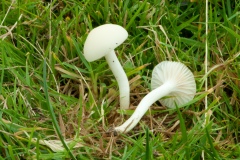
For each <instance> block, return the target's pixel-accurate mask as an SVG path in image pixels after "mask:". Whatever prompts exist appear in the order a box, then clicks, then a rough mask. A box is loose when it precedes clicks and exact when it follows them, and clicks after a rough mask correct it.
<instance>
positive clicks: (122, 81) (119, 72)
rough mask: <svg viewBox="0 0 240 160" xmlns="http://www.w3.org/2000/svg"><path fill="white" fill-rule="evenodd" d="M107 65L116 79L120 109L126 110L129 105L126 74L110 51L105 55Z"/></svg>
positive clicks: (113, 53)
mask: <svg viewBox="0 0 240 160" xmlns="http://www.w3.org/2000/svg"><path fill="white" fill-rule="evenodd" d="M105 58H106V60H107V63H108V65H109V67H110V69H111V70H112V72H113V75H114V76H115V78H116V79H117V82H118V86H119V92H120V93H119V94H120V108H121V109H128V108H129V103H130V100H129V98H130V88H129V82H128V78H127V75H126V73H125V72H124V70H123V68H122V65H121V64H120V62H119V61H118V58H117V56H116V54H115V52H114V50H112V51H111V52H110V53H109V54H107V55H105Z"/></svg>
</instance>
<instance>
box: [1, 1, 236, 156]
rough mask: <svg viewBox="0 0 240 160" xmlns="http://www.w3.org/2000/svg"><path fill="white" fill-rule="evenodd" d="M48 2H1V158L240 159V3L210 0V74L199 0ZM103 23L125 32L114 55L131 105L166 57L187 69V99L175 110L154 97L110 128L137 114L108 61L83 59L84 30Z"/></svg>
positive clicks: (202, 3) (133, 104) (135, 104)
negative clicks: (192, 83) (128, 126)
mask: <svg viewBox="0 0 240 160" xmlns="http://www.w3.org/2000/svg"><path fill="white" fill-rule="evenodd" d="M49 2H50V1H48V0H34V1H30V0H18V1H13V2H12V1H7V0H2V1H1V2H0V41H1V42H0V150H1V151H0V159H9V160H10V159H11V160H12V159H74V158H75V159H116V160H117V159H171V160H172V159H178V160H179V159H201V158H203V157H202V151H204V158H205V159H240V145H239V144H240V143H239V142H240V128H239V126H240V120H239V117H240V99H239V97H240V78H239V77H240V56H239V55H240V47H239V46H240V36H239V33H240V28H239V24H240V20H239V16H240V14H239V10H240V3H239V0H234V1H230V0H225V1H223V0H209V8H208V13H209V15H208V18H209V19H208V28H209V30H208V35H207V38H208V46H209V47H208V50H209V54H208V57H207V58H208V72H207V74H205V66H204V59H205V41H206V30H205V3H204V2H203V1H196V2H190V1H184V2H179V1H163V0H152V1H147V0H145V1H136V0H132V1H129V0H125V1H123V0H113V1H108V0H100V1H90V0H83V1H77V0H68V1H66V0H61V1H56V0H53V2H52V3H49ZM105 23H114V24H119V25H121V26H123V27H125V28H126V29H127V31H128V33H129V37H128V39H127V40H126V41H125V42H124V44H123V45H121V46H119V47H118V48H117V49H116V51H117V55H118V58H119V60H120V62H121V64H122V65H123V67H124V70H125V71H126V73H127V75H128V78H129V81H130V84H131V106H132V108H134V107H135V106H137V105H138V103H139V102H140V100H141V99H142V98H143V97H144V96H145V95H146V94H147V93H148V92H149V91H150V78H151V72H152V69H153V67H154V66H155V65H157V64H158V63H159V62H161V61H164V60H172V61H181V62H182V63H184V64H185V65H187V66H188V67H189V68H190V69H191V70H192V71H193V73H194V75H195V78H196V83H197V92H198V93H197V95H196V96H195V98H194V99H193V101H191V102H190V103H189V104H187V105H186V106H185V107H184V108H179V109H167V108H166V107H164V106H162V105H161V104H160V103H159V102H156V103H155V104H154V105H153V106H152V107H151V109H150V110H149V111H148V113H147V114H146V115H145V116H144V117H143V119H142V120H141V122H140V124H139V125H138V126H137V127H135V128H134V129H133V131H131V132H130V133H128V134H121V135H118V136H114V135H112V134H109V133H108V132H107V131H108V130H109V129H110V128H111V127H113V126H117V125H120V124H121V123H122V122H123V121H124V120H126V119H127V118H128V117H129V115H130V114H132V112H133V111H132V110H128V111H126V112H124V113H123V112H122V111H120V109H119V101H118V87H117V83H116V80H115V78H114V77H113V75H112V73H111V71H110V70H109V68H108V65H107V63H106V62H105V61H104V59H101V60H98V61H96V62H91V63H88V62H87V61H86V60H85V58H84V56H83V52H82V50H83V44H84V41H85V39H86V37H87V35H88V33H89V31H90V30H91V29H92V28H94V27H96V26H99V25H101V24H105ZM93 47H94V46H93ZM206 78H207V79H208V91H207V92H206V91H205V86H204V80H205V79H206ZM205 96H207V100H208V105H207V106H208V109H207V110H205V104H204V97H205ZM205 113H207V115H209V117H207V123H206V125H204V122H205ZM146 127H147V128H146Z"/></svg>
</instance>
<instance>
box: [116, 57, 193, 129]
mask: <svg viewBox="0 0 240 160" xmlns="http://www.w3.org/2000/svg"><path fill="white" fill-rule="evenodd" d="M151 87H152V91H151V92H150V93H148V94H147V95H146V96H145V97H144V98H143V99H142V101H141V102H140V103H139V105H138V106H137V108H136V110H135V111H134V113H133V114H132V116H131V117H130V118H129V119H128V120H127V121H126V122H125V123H123V124H122V125H121V126H119V127H115V128H114V130H115V131H116V132H118V133H126V132H129V131H130V130H131V129H132V128H133V127H135V126H136V125H137V123H138V122H139V121H140V119H141V118H142V116H143V115H144V114H145V113H146V112H147V110H148V109H149V107H150V106H151V105H152V104H153V103H154V102H156V101H157V100H159V99H160V98H162V97H164V96H169V97H166V98H165V99H161V100H160V102H161V103H162V104H163V105H165V106H167V107H169V108H175V104H177V105H178V106H182V105H184V104H186V103H187V102H189V101H190V100H192V99H193V98H194V95H195V93H196V83H195V80H194V76H193V74H192V72H191V71H190V70H189V69H188V68H187V67H186V66H185V65H184V64H182V63H180V62H170V61H164V62H161V63H159V64H158V65H157V66H156V67H155V68H154V69H153V72H152V80H151Z"/></svg>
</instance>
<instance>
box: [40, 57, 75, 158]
mask: <svg viewBox="0 0 240 160" xmlns="http://www.w3.org/2000/svg"><path fill="white" fill-rule="evenodd" d="M46 66H47V64H46V60H44V63H43V85H44V86H43V87H44V93H45V98H46V101H47V107H48V110H49V113H50V116H51V119H52V123H53V126H54V128H55V129H56V132H57V134H58V137H59V139H60V140H61V142H62V144H63V146H64V148H65V149H66V150H67V152H68V154H69V155H70V156H71V158H72V159H76V158H75V157H74V155H73V153H72V152H71V150H70V149H69V147H68V145H67V144H66V142H65V141H64V138H63V136H62V133H61V131H60V127H59V125H58V121H57V118H56V116H55V113H54V110H53V107H52V105H51V103H50V100H49V95H48V85H47V68H46Z"/></svg>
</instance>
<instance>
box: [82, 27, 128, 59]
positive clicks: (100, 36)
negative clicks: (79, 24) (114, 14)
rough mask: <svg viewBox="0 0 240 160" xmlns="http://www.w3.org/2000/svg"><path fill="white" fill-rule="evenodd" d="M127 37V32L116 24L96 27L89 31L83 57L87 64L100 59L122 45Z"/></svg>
mask: <svg viewBox="0 0 240 160" xmlns="http://www.w3.org/2000/svg"><path fill="white" fill-rule="evenodd" d="M127 37H128V33H127V31H126V30H125V29H124V28H123V27H121V26H119V25H116V24H104V25H101V26H99V27H96V28H94V29H93V30H92V31H90V33H89V35H88V37H87V39H86V41H85V44H84V49H83V52H84V56H85V58H86V59H87V61H89V62H92V61H95V60H97V59H100V58H102V57H104V56H105V55H106V54H108V53H109V52H111V51H112V50H114V49H115V48H116V47H118V46H119V45H120V44H122V43H123V42H124V41H125V40H126V39H127Z"/></svg>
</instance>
